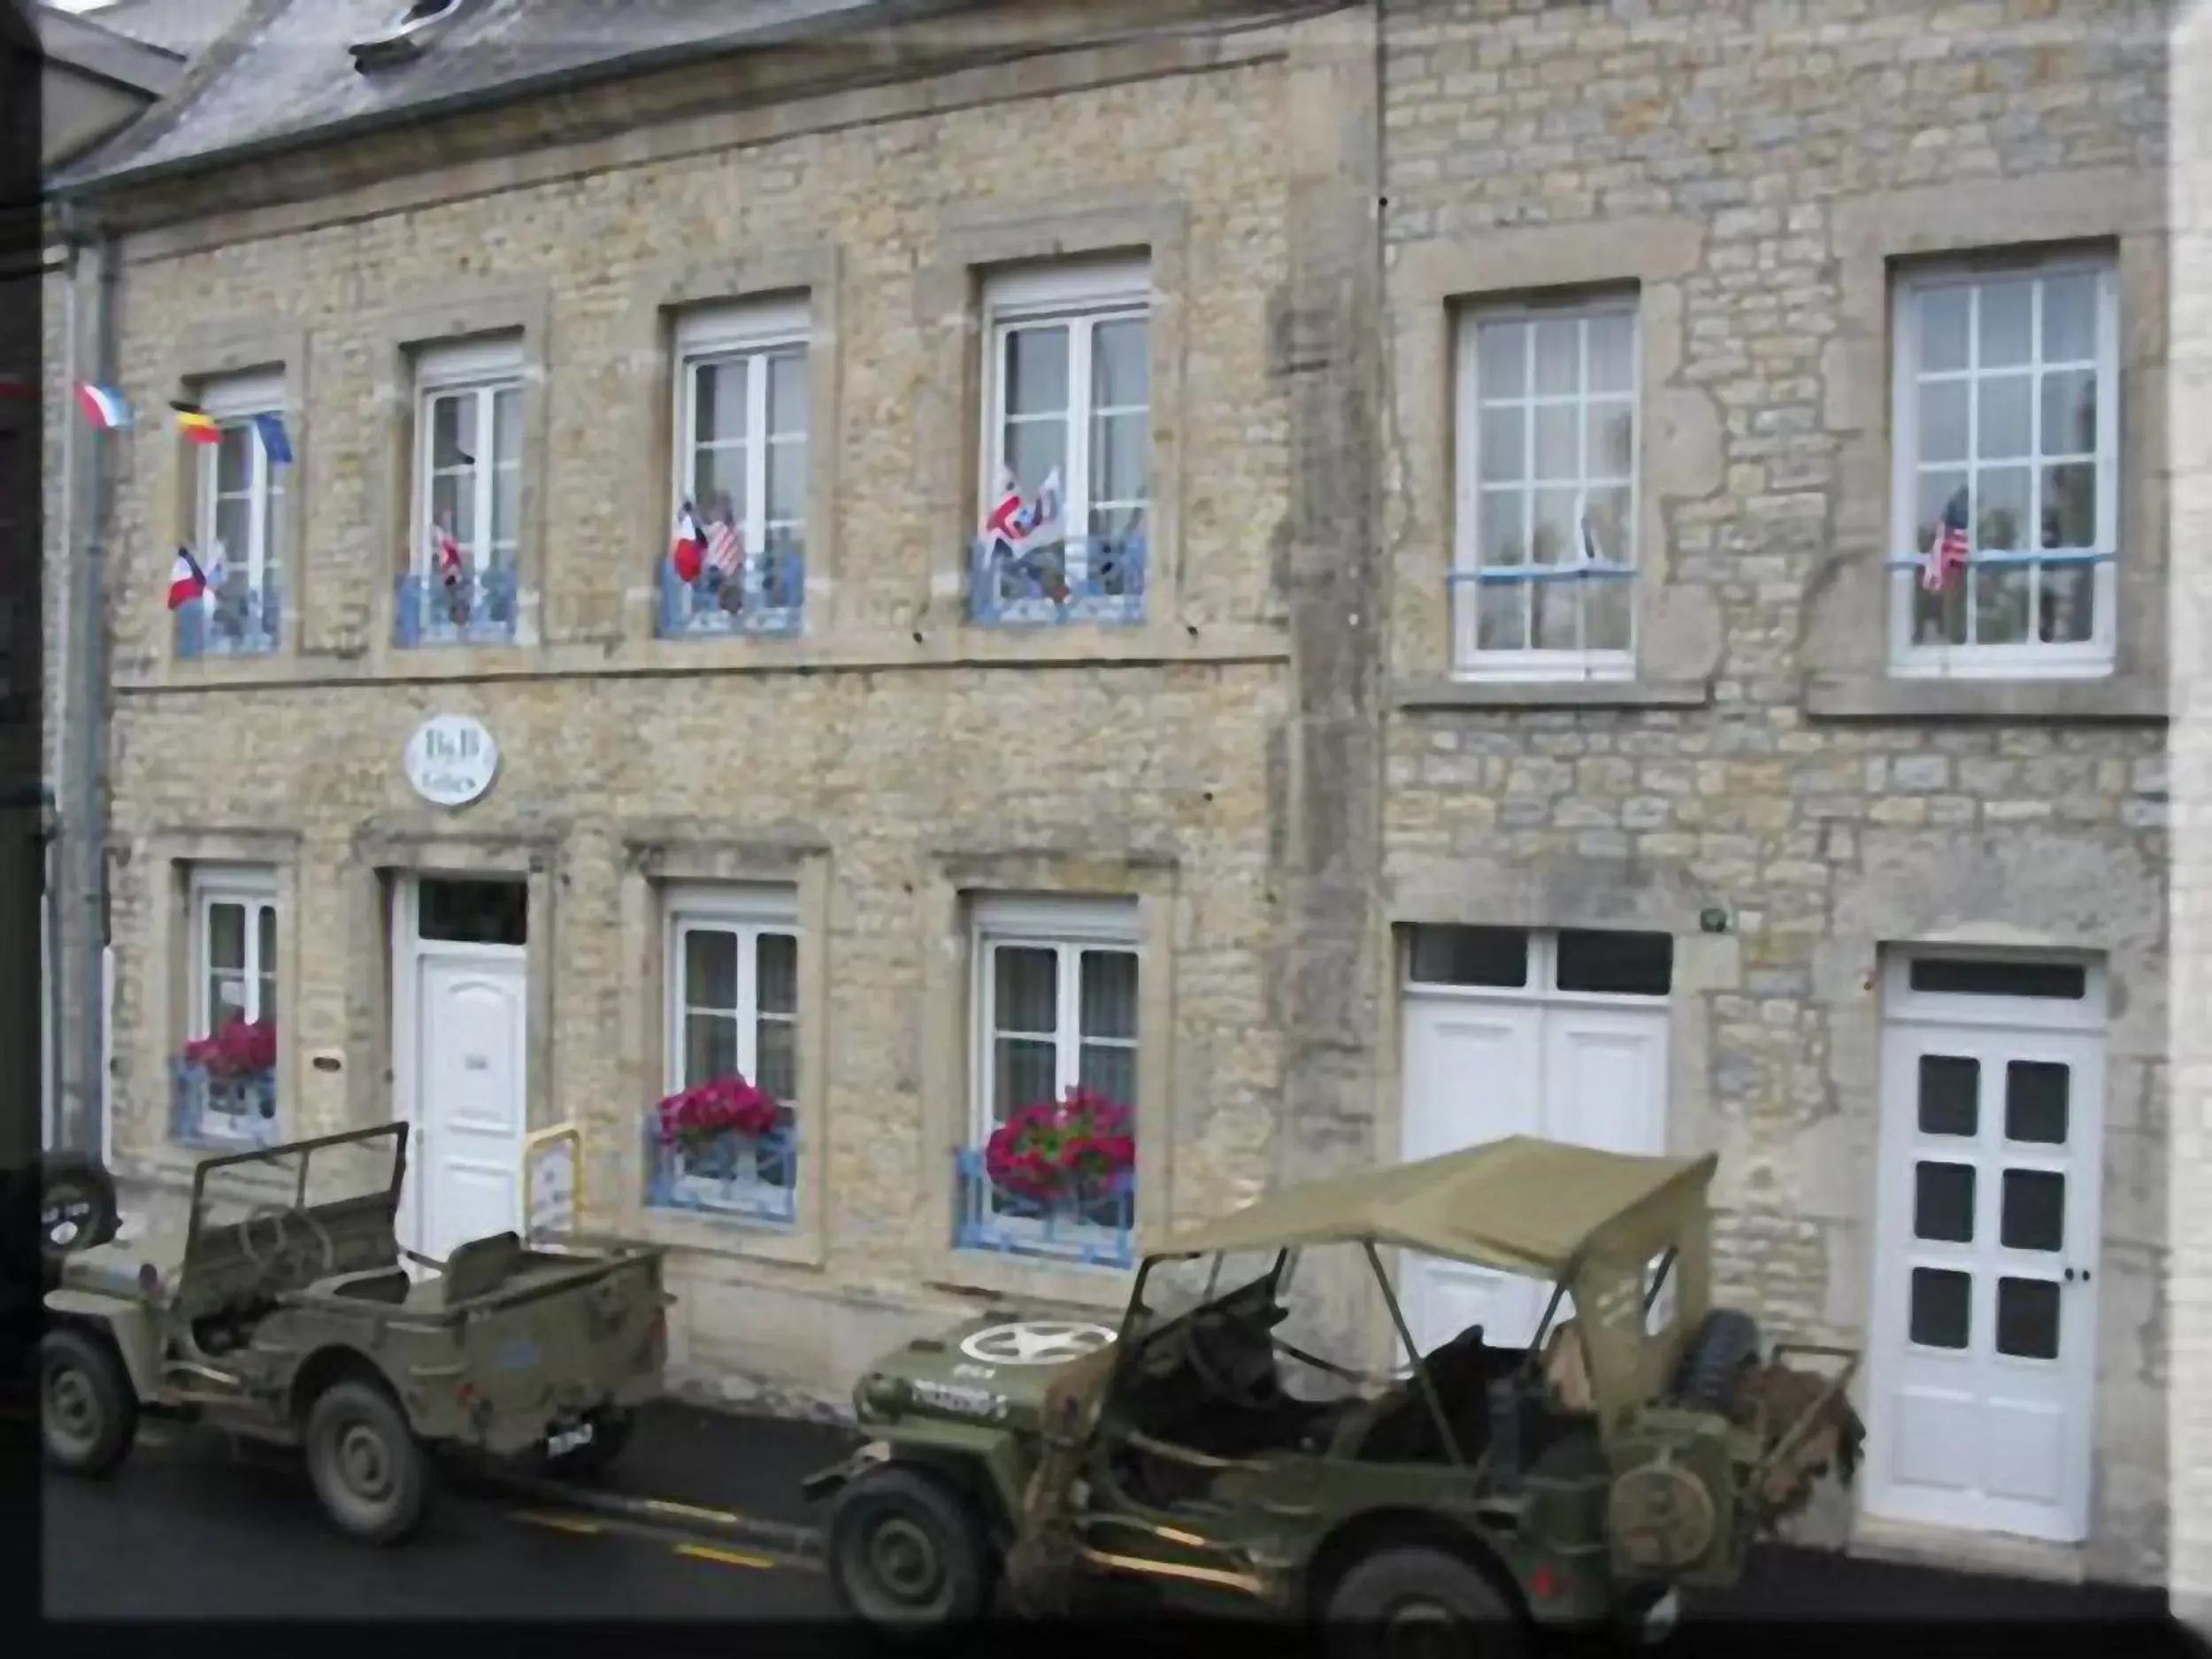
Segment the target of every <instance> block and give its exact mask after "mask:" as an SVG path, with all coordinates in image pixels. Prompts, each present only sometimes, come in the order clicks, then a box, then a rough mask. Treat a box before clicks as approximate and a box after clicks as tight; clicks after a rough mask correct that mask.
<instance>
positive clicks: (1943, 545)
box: [1920, 487, 1973, 594]
mask: <svg viewBox="0 0 2212 1659" xmlns="http://www.w3.org/2000/svg"><path fill="white" fill-rule="evenodd" d="M1972 551H1973V544H1972V542H1971V541H1970V539H1969V538H1968V536H1967V534H1966V491H1965V489H1964V488H1963V487H1962V488H1960V489H1959V490H1958V491H1957V493H1956V494H1955V495H1953V496H1952V497H1951V499H1950V500H1949V501H1948V502H1947V503H1945V504H1944V508H1943V525H1942V527H1941V528H1940V529H1939V530H1938V531H1937V532H1936V540H1935V546H1933V547H1932V548H1931V549H1928V562H1927V564H1926V565H1924V566H1923V567H1922V569H1921V572H1920V585H1921V586H1922V587H1923V588H1926V589H1927V590H1928V591H1929V592H1930V593H1932V594H1939V593H1942V592H1944V591H1945V590H1946V589H1947V588H1949V587H1950V586H1951V580H1952V578H1953V577H1955V576H1956V575H1957V574H1958V573H1959V572H1961V571H1963V570H1964V569H1965V568H1966V565H1967V561H1968V559H1969V558H1970V557H1971V555H1972Z"/></svg>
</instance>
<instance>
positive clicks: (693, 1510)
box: [641, 1498, 745, 1526]
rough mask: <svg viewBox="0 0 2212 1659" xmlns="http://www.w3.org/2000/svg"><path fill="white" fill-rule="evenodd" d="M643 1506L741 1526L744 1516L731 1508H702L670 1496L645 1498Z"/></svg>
mask: <svg viewBox="0 0 2212 1659" xmlns="http://www.w3.org/2000/svg"><path fill="white" fill-rule="evenodd" d="M641 1502H642V1503H643V1504H644V1506H645V1508H647V1509H653V1510H657V1511H658V1512H659V1513H660V1514H662V1515H687V1516H689V1517H691V1518H692V1519H693V1520H695V1521H718V1522H720V1523H721V1524H722V1525H725V1526H742V1525H745V1517H743V1516H741V1515H740V1514H738V1513H737V1512H736V1511H735V1510H733V1509H701V1508H700V1507H699V1506H698V1505H697V1504H695V1503H678V1502H675V1501H674V1500H673V1499H670V1498H646V1499H643V1500H641Z"/></svg>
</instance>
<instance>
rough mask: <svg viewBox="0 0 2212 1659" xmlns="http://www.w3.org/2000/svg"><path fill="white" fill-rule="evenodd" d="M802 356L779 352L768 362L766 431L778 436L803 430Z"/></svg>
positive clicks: (804, 366)
mask: <svg viewBox="0 0 2212 1659" xmlns="http://www.w3.org/2000/svg"><path fill="white" fill-rule="evenodd" d="M808 396H809V388H808V375H807V362H806V353H805V352H803V351H780V352H778V353H777V354H776V355H775V356H774V357H771V358H769V359H768V430H769V431H770V432H772V433H774V434H779V435H784V436H789V435H794V434H803V433H804V432H805V431H806V430H807V399H808Z"/></svg>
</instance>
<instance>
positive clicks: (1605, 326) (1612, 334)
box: [1589, 311, 1636, 392]
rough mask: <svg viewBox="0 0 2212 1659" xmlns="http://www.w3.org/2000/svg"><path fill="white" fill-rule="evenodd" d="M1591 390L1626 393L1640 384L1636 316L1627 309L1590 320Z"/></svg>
mask: <svg viewBox="0 0 2212 1659" xmlns="http://www.w3.org/2000/svg"><path fill="white" fill-rule="evenodd" d="M1589 333H1590V346H1589V349H1590V389H1591V390H1592V391H1594V392H1626V391H1632V390H1633V389H1634V388H1635V385H1636V357H1635V351H1636V319H1635V318H1633V317H1632V316H1630V315H1629V314H1628V313H1626V312H1624V311H1612V312H1607V313H1604V314H1602V315H1600V316H1596V317H1593V318H1592V319H1590V329H1589Z"/></svg>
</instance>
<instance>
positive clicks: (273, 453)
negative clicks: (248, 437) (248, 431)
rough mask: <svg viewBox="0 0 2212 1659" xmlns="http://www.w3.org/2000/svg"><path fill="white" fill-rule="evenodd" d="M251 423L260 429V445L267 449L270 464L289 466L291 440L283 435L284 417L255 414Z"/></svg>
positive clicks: (290, 462) (290, 460) (290, 461)
mask: <svg viewBox="0 0 2212 1659" xmlns="http://www.w3.org/2000/svg"><path fill="white" fill-rule="evenodd" d="M253 424H254V425H255V426H257V427H258V428H259V429H260V432H261V447H262V448H263V449H265V450H266V451H268V455H269V465H271V466H289V465H291V464H292V441H291V439H290V438H288V437H287V436H286V435H285V432H284V417H283V416H281V415H256V416H255V417H254V418H253Z"/></svg>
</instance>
